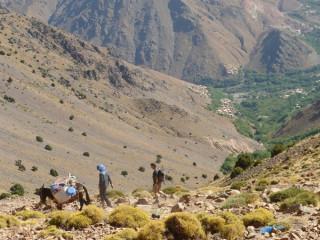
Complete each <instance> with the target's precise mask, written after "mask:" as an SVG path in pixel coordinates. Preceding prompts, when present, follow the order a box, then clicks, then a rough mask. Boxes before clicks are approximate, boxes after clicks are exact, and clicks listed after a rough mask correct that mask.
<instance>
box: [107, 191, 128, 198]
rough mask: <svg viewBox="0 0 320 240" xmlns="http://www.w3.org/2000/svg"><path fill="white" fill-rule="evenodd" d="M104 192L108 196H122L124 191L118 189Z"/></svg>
mask: <svg viewBox="0 0 320 240" xmlns="http://www.w3.org/2000/svg"><path fill="white" fill-rule="evenodd" d="M106 192H107V195H108V197H109V198H119V197H124V193H123V192H121V191H119V190H107V191H106Z"/></svg>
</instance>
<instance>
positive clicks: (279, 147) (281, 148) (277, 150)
mask: <svg viewBox="0 0 320 240" xmlns="http://www.w3.org/2000/svg"><path fill="white" fill-rule="evenodd" d="M285 149H286V148H285V146H283V145H282V144H275V145H274V146H273V148H272V150H271V157H274V156H276V155H278V154H279V153H281V152H283V151H284V150H285Z"/></svg>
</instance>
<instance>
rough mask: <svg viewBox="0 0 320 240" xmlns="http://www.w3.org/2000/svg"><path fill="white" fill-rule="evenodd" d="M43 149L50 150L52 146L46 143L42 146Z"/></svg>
mask: <svg viewBox="0 0 320 240" xmlns="http://www.w3.org/2000/svg"><path fill="white" fill-rule="evenodd" d="M44 149H46V150H48V151H52V147H51V146H50V145H49V144H47V145H46V146H45V147H44Z"/></svg>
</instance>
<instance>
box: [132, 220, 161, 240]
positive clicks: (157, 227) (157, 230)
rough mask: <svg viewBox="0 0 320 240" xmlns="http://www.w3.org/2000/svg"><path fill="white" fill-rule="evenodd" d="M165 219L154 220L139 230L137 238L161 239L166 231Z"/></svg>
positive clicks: (141, 239)
mask: <svg viewBox="0 0 320 240" xmlns="http://www.w3.org/2000/svg"><path fill="white" fill-rule="evenodd" d="M165 230H166V229H165V226H164V222H163V221H152V222H150V223H148V224H147V225H145V226H144V227H143V228H141V229H140V230H139V234H138V237H137V240H159V239H162V238H163V233H164V232H165Z"/></svg>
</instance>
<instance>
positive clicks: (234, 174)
mask: <svg viewBox="0 0 320 240" xmlns="http://www.w3.org/2000/svg"><path fill="white" fill-rule="evenodd" d="M242 173H243V169H242V168H241V167H235V168H234V169H233V170H232V172H231V174H230V177H231V178H235V177H237V176H239V175H241V174H242Z"/></svg>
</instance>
